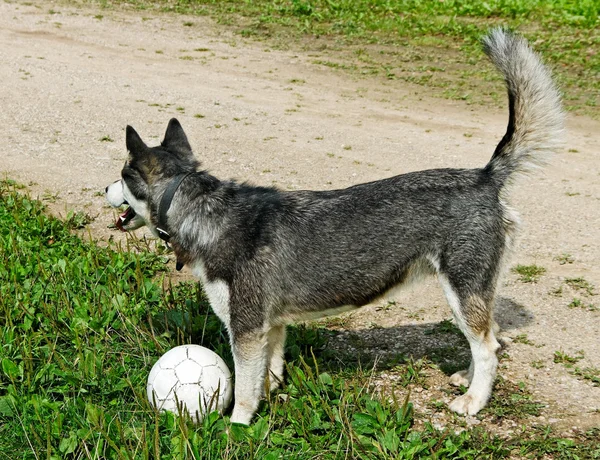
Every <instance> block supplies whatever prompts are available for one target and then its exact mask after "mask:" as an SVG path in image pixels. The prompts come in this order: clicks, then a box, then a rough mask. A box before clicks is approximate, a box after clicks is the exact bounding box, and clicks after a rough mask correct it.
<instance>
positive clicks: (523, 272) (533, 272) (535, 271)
mask: <svg viewBox="0 0 600 460" xmlns="http://www.w3.org/2000/svg"><path fill="white" fill-rule="evenodd" d="M512 271H513V272H514V273H516V274H518V275H519V281H521V282H523V283H535V282H537V281H538V280H539V279H540V278H541V276H542V275H543V274H544V273H546V269H545V268H544V267H540V266H539V265H535V264H533V265H521V264H519V265H516V266H515V267H513V268H512Z"/></svg>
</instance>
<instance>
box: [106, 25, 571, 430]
mask: <svg viewBox="0 0 600 460" xmlns="http://www.w3.org/2000/svg"><path fill="white" fill-rule="evenodd" d="M483 47H484V51H485V53H486V54H487V55H488V56H489V57H490V59H491V60H492V62H493V63H494V64H495V66H496V67H497V68H498V70H499V71H500V72H501V73H502V75H503V76H504V78H505V80H506V85H507V87H508V98H509V110H510V114H509V122H508V128H507V131H506V134H505V135H504V137H503V138H502V140H501V141H500V143H499V144H498V146H497V147H496V150H495V152H494V154H493V156H492V158H491V160H490V161H489V163H488V164H487V165H486V166H485V167H484V168H481V169H435V170H426V171H419V172H413V173H408V174H403V175H399V176H396V177H390V178H387V179H383V180H379V181H376V182H370V183H366V184H360V185H355V186H353V187H349V188H346V189H342V190H331V191H291V192H290V191H282V190H278V189H276V188H271V187H255V186H251V185H247V184H239V183H236V182H233V181H223V180H219V179H217V178H216V177H214V176H212V175H211V174H209V173H208V172H206V171H204V170H202V169H200V164H199V162H198V161H197V160H196V159H195V158H194V155H193V153H192V149H191V147H190V144H189V142H188V140H187V137H186V135H185V133H184V132H183V129H182V127H181V125H180V124H179V122H178V121H177V120H175V119H172V120H171V121H170V122H169V126H168V128H167V131H166V134H165V137H164V140H163V141H162V143H161V145H160V146H157V147H148V146H146V144H145V143H144V142H143V141H142V139H141V138H140V136H139V135H138V134H137V133H136V131H135V130H134V129H133V128H132V127H130V126H128V127H127V132H126V144H127V150H128V151H129V159H128V160H127V162H126V164H125V166H124V168H123V170H122V173H121V180H119V181H117V182H115V183H114V184H112V185H110V186H109V187H107V198H108V201H109V202H110V203H111V204H112V205H113V206H115V207H118V206H121V205H123V204H129V206H130V207H129V208H128V209H127V211H126V212H125V213H124V214H123V215H122V216H121V217H120V218H119V221H118V222H117V225H118V226H119V228H121V229H122V230H125V231H126V230H133V229H135V228H138V227H140V226H142V225H147V226H148V227H149V228H150V229H151V230H152V231H153V232H154V233H155V234H156V235H157V236H160V237H161V238H163V239H164V240H167V241H169V243H170V245H171V246H172V247H173V249H174V252H175V255H176V257H177V261H178V268H180V267H181V266H182V265H183V264H185V265H189V267H190V268H191V269H192V271H193V273H194V274H195V275H197V276H198V277H199V278H200V280H201V281H202V284H203V286H204V289H205V291H206V294H207V296H208V299H209V301H210V304H211V306H212V308H213V310H214V311H215V313H216V314H217V315H218V317H219V318H220V319H221V320H222V321H223V323H225V325H226V327H227V330H228V332H229V336H230V339H231V346H232V350H233V356H234V362H235V377H236V385H235V406H234V409H233V414H232V417H231V420H232V422H237V423H244V424H248V423H250V421H251V419H252V416H253V414H254V412H255V411H256V409H257V406H258V404H259V400H260V399H261V397H262V396H263V395H264V391H265V384H266V383H268V384H269V386H270V387H271V389H273V388H275V387H276V386H277V385H278V384H279V382H280V381H281V380H282V377H283V370H284V362H283V350H284V341H285V327H286V324H288V323H290V322H294V321H299V320H304V319H307V318H315V317H318V316H323V315H329V314H334V313H339V312H342V311H348V310H351V309H355V308H358V307H360V306H363V305H365V304H368V303H369V302H372V301H373V300H375V299H377V298H378V297H380V296H382V295H383V294H384V293H385V292H386V291H388V290H390V289H392V288H394V287H397V286H399V285H401V284H403V283H406V282H408V281H410V280H411V279H414V278H416V277H419V276H421V275H423V274H432V275H437V277H438V279H439V281H440V283H441V285H442V287H443V290H444V292H445V295H446V298H447V300H448V303H449V304H450V308H451V309H452V312H453V314H454V318H455V320H456V323H457V325H458V327H459V328H460V329H461V331H462V332H463V333H464V334H465V336H466V337H467V339H468V341H469V345H470V348H471V353H472V361H471V365H470V367H469V369H468V370H464V371H461V372H457V373H456V374H454V375H452V376H451V378H450V381H451V383H453V384H455V385H464V386H465V387H466V386H468V387H469V389H468V391H467V392H466V393H465V394H464V395H462V396H459V397H458V398H456V399H455V400H454V401H453V402H452V403H451V404H450V408H451V409H452V410H453V411H456V412H458V413H460V414H476V413H477V412H478V411H479V410H480V409H481V408H483V407H484V406H485V404H486V403H487V401H488V399H489V397H490V393H491V390H492V384H493V381H494V377H495V374H496V367H497V363H498V360H497V358H496V351H497V350H498V348H499V344H498V342H497V340H496V337H495V334H494V332H495V330H496V324H495V322H494V319H493V309H494V302H495V297H496V292H497V290H498V285H499V280H500V277H501V274H502V272H503V266H504V265H505V262H506V259H507V256H508V255H509V254H510V252H511V249H512V248H513V242H514V238H515V234H516V230H517V228H518V226H519V217H518V215H517V213H516V212H515V211H514V210H512V209H511V208H510V207H509V206H508V204H507V202H506V198H507V187H508V185H509V184H510V183H511V182H512V180H513V179H514V178H515V176H516V175H517V174H518V173H521V172H525V171H527V170H528V169H529V167H530V166H532V165H533V164H535V163H539V161H540V159H541V157H542V156H543V154H544V153H546V152H550V151H552V150H555V149H556V148H557V147H558V145H559V141H560V138H561V133H562V129H563V128H562V126H563V113H562V110H561V104H560V96H559V94H558V91H557V90H556V88H555V87H554V85H553V83H552V79H551V76H550V73H549V71H548V70H547V69H546V68H545V67H544V65H543V64H542V63H541V62H540V59H539V57H538V55H537V54H536V53H535V52H534V51H532V49H531V48H530V47H529V45H528V44H527V42H526V41H525V39H523V38H520V37H518V36H516V35H513V34H512V33H510V32H508V31H506V30H503V29H494V30H492V31H491V32H490V33H489V34H488V35H487V36H486V37H485V38H484V39H483Z"/></svg>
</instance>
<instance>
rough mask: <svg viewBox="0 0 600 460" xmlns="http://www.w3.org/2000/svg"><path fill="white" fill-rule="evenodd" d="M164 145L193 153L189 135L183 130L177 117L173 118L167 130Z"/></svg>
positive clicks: (175, 149)
mask: <svg viewBox="0 0 600 460" xmlns="http://www.w3.org/2000/svg"><path fill="white" fill-rule="evenodd" d="M161 144H162V146H163V147H165V148H167V149H170V150H173V151H176V152H181V153H185V154H190V155H191V154H192V147H191V146H190V143H189V142H188V139H187V136H186V135H185V133H184V132H183V128H182V127H181V124H180V123H179V121H177V119H176V118H171V120H170V121H169V126H167V131H166V132H165V138H164V139H163V141H162V142H161Z"/></svg>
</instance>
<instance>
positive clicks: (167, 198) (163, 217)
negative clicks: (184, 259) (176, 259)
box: [156, 172, 193, 266]
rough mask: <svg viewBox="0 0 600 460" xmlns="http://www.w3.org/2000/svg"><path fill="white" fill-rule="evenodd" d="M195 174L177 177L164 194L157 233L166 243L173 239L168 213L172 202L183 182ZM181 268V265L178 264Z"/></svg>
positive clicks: (159, 208) (159, 209)
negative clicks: (168, 223) (170, 232)
mask: <svg viewBox="0 0 600 460" xmlns="http://www.w3.org/2000/svg"><path fill="white" fill-rule="evenodd" d="M190 174H193V173H191V172H190V173H186V174H179V175H178V176H175V177H174V178H173V180H171V182H169V185H167V188H166V190H165V193H163V196H162V198H161V199H160V203H159V205H158V223H157V225H156V231H157V232H158V237H159V238H160V239H161V240H163V241H164V242H165V243H168V242H169V240H170V239H171V235H170V234H169V231H168V228H169V226H168V225H167V212H168V211H169V208H170V207H171V202H172V201H173V196H175V192H176V191H177V189H178V188H179V186H180V185H181V183H182V182H183V180H184V179H185V178H186V177H188V176H189V175H190ZM177 265H178V266H179V263H178V264H177Z"/></svg>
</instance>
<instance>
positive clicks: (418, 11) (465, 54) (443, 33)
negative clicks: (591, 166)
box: [92, 0, 600, 118]
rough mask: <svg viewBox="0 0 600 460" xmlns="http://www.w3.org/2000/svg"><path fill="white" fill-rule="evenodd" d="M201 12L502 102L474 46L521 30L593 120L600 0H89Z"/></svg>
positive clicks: (343, 62)
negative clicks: (494, 33) (496, 29)
mask: <svg viewBox="0 0 600 460" xmlns="http://www.w3.org/2000/svg"><path fill="white" fill-rule="evenodd" d="M92 1H94V2H96V3H100V4H101V5H103V6H105V7H112V6H114V5H126V6H130V7H133V8H137V9H141V10H147V9H154V10H159V11H168V12H175V13H185V14H192V15H209V16H211V17H212V18H214V19H215V20H216V21H217V22H218V23H220V24H222V25H223V26H226V27H228V28H230V29H233V30H234V31H236V32H237V33H238V34H240V35H241V36H243V37H252V38H255V39H258V40H265V41H267V42H268V43H269V44H270V45H271V46H273V47H284V48H288V47H291V48H293V49H300V50H307V51H309V52H311V53H313V54H314V53H318V54H319V57H318V58H317V59H315V60H314V62H315V63H319V64H320V65H325V66H328V67H330V68H333V69H339V70H343V71H347V72H353V73H357V74H359V75H362V76H365V77H369V76H372V75H376V76H380V77H382V78H385V79H388V80H403V81H407V82H411V83H414V84H416V85H420V86H425V87H427V88H429V89H433V91H428V93H430V94H434V95H437V96H440V97H447V98H453V99H460V100H465V101H467V102H468V103H474V102H478V103H479V102H485V103H490V102H492V103H495V104H498V103H499V101H502V102H501V103H502V104H504V94H503V92H501V91H500V92H499V89H498V88H499V86H498V85H497V84H496V85H493V86H490V84H489V83H490V81H492V82H493V81H495V80H497V79H498V77H497V76H496V75H495V73H494V72H493V71H492V70H491V68H490V66H489V65H488V64H483V61H484V58H483V56H482V53H481V51H480V47H479V39H480V37H481V35H482V34H483V33H484V32H485V31H486V30H487V29H488V28H489V27H491V26H494V25H508V26H509V27H512V28H515V29H518V30H519V31H521V32H522V33H523V34H524V35H525V36H526V37H527V38H528V39H529V40H530V41H531V42H532V43H533V44H534V45H535V48H536V49H537V50H538V51H540V52H541V53H542V54H543V56H544V58H545V59H546V60H547V61H548V62H549V64H550V65H551V66H552V67H553V68H554V70H555V72H556V75H557V79H558V81H559V84H560V86H561V88H562V89H563V90H564V92H565V105H566V107H567V108H568V109H569V110H573V111H576V112H578V113H585V114H589V115H591V116H593V117H596V118H597V117H598V111H597V106H598V104H600V79H598V78H597V75H598V72H600V55H599V54H598V53H597V52H596V50H597V48H598V46H599V45H600V27H598V25H599V23H600V21H599V19H598V17H599V12H600V0H581V1H578V2H573V1H571V0H524V1H520V2H517V1H513V0H491V1H487V2H483V1H476V2H462V1H458V0H446V1H443V2H442V1H435V2H426V1H407V0H352V1H350V0H340V1H336V2H333V1H330V0H275V1H269V0H256V1H252V2H248V1H242V0H176V1H170V0H169V1H167V0H92Z"/></svg>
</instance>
